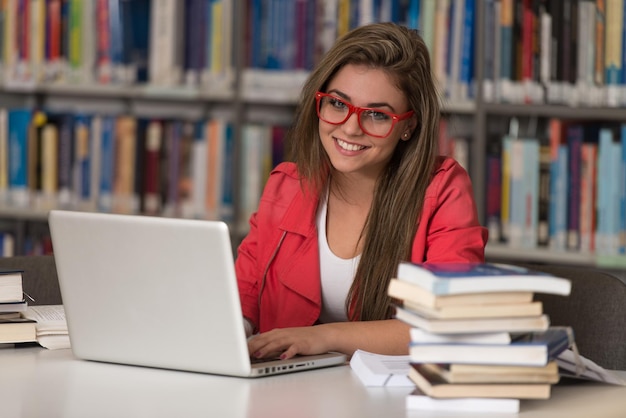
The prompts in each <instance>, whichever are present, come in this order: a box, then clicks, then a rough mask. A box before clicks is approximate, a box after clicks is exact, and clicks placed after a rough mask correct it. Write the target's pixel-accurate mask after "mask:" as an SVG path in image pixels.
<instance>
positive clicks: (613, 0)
mask: <svg viewBox="0 0 626 418" xmlns="http://www.w3.org/2000/svg"><path fill="white" fill-rule="evenodd" d="M605 25H606V37H605V61H604V71H605V84H606V86H607V101H608V104H609V105H610V106H617V105H618V104H619V101H620V98H619V85H620V83H621V80H622V30H623V27H624V0H606V23H605Z"/></svg>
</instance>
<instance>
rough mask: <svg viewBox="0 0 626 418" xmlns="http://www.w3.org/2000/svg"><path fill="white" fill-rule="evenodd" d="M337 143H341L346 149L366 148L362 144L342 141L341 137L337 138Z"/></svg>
mask: <svg viewBox="0 0 626 418" xmlns="http://www.w3.org/2000/svg"><path fill="white" fill-rule="evenodd" d="M337 144H339V146H340V147H341V148H343V149H345V150H346V151H359V150H362V149H364V148H365V147H364V146H361V145H355V144H348V143H347V142H345V141H342V140H341V139H338V140H337Z"/></svg>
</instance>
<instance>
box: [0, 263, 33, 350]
mask: <svg viewBox="0 0 626 418" xmlns="http://www.w3.org/2000/svg"><path fill="white" fill-rule="evenodd" d="M27 308H28V304H27V302H26V300H25V299H24V290H23V271H22V270H0V343H1V344H4V343H21V342H31V341H36V330H35V325H36V324H35V321H33V320H31V319H28V318H24V317H23V315H22V314H23V313H24V312H26V310H27Z"/></svg>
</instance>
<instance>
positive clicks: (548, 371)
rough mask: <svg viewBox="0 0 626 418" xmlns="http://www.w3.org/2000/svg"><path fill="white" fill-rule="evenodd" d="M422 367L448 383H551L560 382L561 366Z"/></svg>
mask: <svg viewBox="0 0 626 418" xmlns="http://www.w3.org/2000/svg"><path fill="white" fill-rule="evenodd" d="M422 367H423V368H424V369H425V370H428V371H429V372H430V373H433V374H434V375H436V376H439V377H440V378H441V379H443V380H444V381H446V382H448V383H550V384H555V383H558V381H559V378H560V376H559V366H558V364H557V362H556V361H554V360H553V361H551V362H549V363H548V364H546V365H545V366H499V365H496V366H492V365H482V364H434V363H426V364H423V365H422Z"/></svg>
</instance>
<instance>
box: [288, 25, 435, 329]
mask: <svg viewBox="0 0 626 418" xmlns="http://www.w3.org/2000/svg"><path fill="white" fill-rule="evenodd" d="M347 64H357V65H368V66H370V67H371V68H377V69H381V70H383V71H385V72H386V73H387V74H388V75H390V76H391V78H392V80H395V82H396V85H397V87H398V88H399V89H400V90H401V91H403V92H404V94H405V95H406V98H407V100H408V103H409V106H410V108H411V109H412V110H413V111H414V112H415V114H416V117H417V127H416V128H415V130H414V131H413V132H412V134H411V138H410V139H409V140H408V141H399V142H398V145H397V147H396V149H395V151H394V154H393V156H392V158H391V160H390V162H389V164H388V166H387V167H386V169H385V170H384V171H383V173H382V174H381V176H380V178H379V179H378V182H377V184H376V188H375V191H374V199H373V202H372V207H371V209H370V212H369V214H368V217H367V220H366V222H365V226H364V229H363V232H362V234H361V237H362V238H363V252H362V253H361V259H360V262H359V266H358V268H357V271H356V275H355V279H354V282H353V283H352V287H351V288H350V292H349V294H348V298H347V300H346V310H347V311H348V314H349V317H350V319H352V320H376V319H387V318H389V317H390V316H391V307H390V301H391V300H390V298H389V296H388V295H387V286H388V285H389V280H390V279H391V277H393V276H394V275H395V273H396V270H397V267H398V263H399V262H400V261H401V260H407V259H408V258H409V257H410V254H411V247H412V243H413V238H414V235H415V232H416V230H417V224H418V221H419V219H418V218H419V216H420V214H421V211H422V208H423V205H424V195H425V192H426V188H427V187H428V184H429V183H430V180H431V178H432V173H433V170H434V165H435V160H436V156H437V153H438V151H437V135H438V127H439V111H440V108H439V97H438V93H437V89H436V86H435V82H434V79H433V76H432V74H431V69H430V58H429V55H428V50H427V48H426V45H425V44H424V41H423V40H422V38H421V37H420V36H419V34H418V33H417V31H415V30H410V29H408V28H406V27H403V26H400V25H397V24H393V23H374V24H370V25H366V26H362V27H359V28H356V29H354V30H352V31H351V32H349V33H347V34H346V35H344V36H343V37H341V38H340V39H338V40H337V42H336V43H335V44H334V46H333V47H332V48H331V49H330V50H329V51H328V52H327V53H326V55H325V56H324V57H323V58H322V60H321V62H320V63H319V65H318V66H317V67H316V69H315V70H314V71H313V72H312V73H311V75H310V76H309V78H308V80H307V82H306V83H305V85H304V86H303V88H302V92H301V96H300V102H299V106H298V109H297V110H296V116H295V120H294V124H293V127H292V129H291V130H290V131H289V133H288V134H287V137H286V146H287V150H288V154H287V159H289V160H291V161H294V162H295V163H296V164H297V166H298V170H299V173H300V175H301V176H302V181H303V185H306V186H307V187H306V188H307V189H308V187H312V190H313V191H314V192H315V193H321V192H322V191H323V190H325V187H326V185H327V182H328V181H329V179H330V176H332V167H331V165H330V161H329V159H328V156H327V155H326V153H325V151H324V148H323V146H322V143H321V141H320V138H319V125H318V124H319V121H318V118H317V113H316V109H315V92H316V91H325V88H326V86H327V85H328V83H329V81H330V80H331V79H332V78H333V77H334V75H335V74H336V73H337V72H338V71H339V70H340V69H341V68H342V67H343V66H345V65H347Z"/></svg>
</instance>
